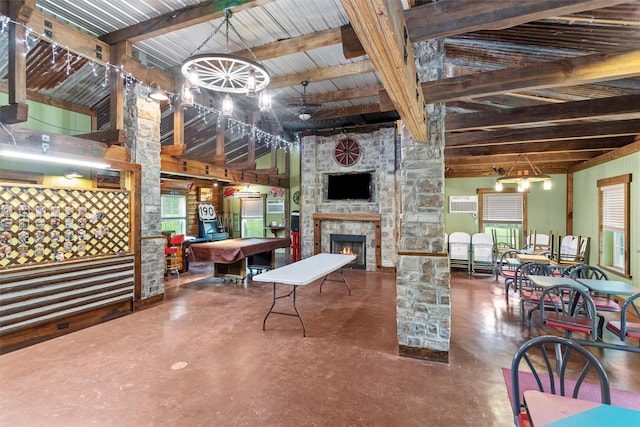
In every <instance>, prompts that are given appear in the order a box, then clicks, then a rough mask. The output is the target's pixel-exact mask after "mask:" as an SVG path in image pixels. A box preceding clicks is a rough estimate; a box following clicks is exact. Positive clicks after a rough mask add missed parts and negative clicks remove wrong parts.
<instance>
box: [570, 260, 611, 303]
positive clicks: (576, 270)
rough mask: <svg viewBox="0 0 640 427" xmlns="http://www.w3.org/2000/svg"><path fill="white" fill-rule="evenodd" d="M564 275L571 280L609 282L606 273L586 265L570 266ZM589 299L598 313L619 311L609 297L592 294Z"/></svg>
mask: <svg viewBox="0 0 640 427" xmlns="http://www.w3.org/2000/svg"><path fill="white" fill-rule="evenodd" d="M564 275H566V276H567V277H570V278H572V279H595V280H609V277H607V273H605V272H604V271H602V270H601V269H599V268H598V267H594V266H593V265H587V264H576V265H574V266H572V268H570V269H569V271H568V272H565V274H564ZM591 298H592V299H593V302H594V303H595V304H596V309H598V310H600V311H613V312H619V311H620V310H621V307H620V304H618V303H617V302H615V301H613V300H612V299H611V296H610V295H598V294H592V295H591Z"/></svg>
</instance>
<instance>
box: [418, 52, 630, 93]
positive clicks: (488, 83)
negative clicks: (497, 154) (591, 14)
mask: <svg viewBox="0 0 640 427" xmlns="http://www.w3.org/2000/svg"><path fill="white" fill-rule="evenodd" d="M638 75H640V50H627V51H623V52H612V53H608V54H603V53H597V54H594V55H586V56H580V57H576V58H567V59H562V60H557V61H550V62H543V63H538V64H533V65H528V66H525V67H518V68H507V69H504V70H497V71H487V72H483V73H477V74H472V75H465V76H459V77H453V78H449V79H442V80H436V81H432V82H425V83H422V91H423V93H424V96H425V98H426V100H427V102H428V103H439V102H447V101H453V100H458V99H462V98H476V97H480V96H487V95H494V94H499V93H504V92H511V91H522V90H530V89H539V88H550V87H563V86H571V85H582V84H587V83H593V82H601V81H608V80H616V79H623V78H627V77H633V76H638Z"/></svg>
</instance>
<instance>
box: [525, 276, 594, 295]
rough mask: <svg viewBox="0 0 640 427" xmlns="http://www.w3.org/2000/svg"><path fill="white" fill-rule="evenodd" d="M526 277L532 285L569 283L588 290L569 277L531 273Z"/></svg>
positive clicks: (543, 286)
mask: <svg viewBox="0 0 640 427" xmlns="http://www.w3.org/2000/svg"><path fill="white" fill-rule="evenodd" d="M527 278H528V279H529V280H530V281H531V283H533V284H534V286H537V287H539V288H549V287H551V286H555V285H570V286H575V287H576V288H579V289H582V290H583V291H589V287H587V286H586V285H584V284H582V283H580V282H578V281H577V280H575V279H572V278H570V277H562V276H538V275H534V274H532V275H529V276H527Z"/></svg>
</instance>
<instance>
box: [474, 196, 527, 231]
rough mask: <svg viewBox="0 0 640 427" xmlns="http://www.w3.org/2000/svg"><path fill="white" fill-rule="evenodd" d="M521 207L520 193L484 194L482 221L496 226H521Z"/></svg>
mask: <svg viewBox="0 0 640 427" xmlns="http://www.w3.org/2000/svg"><path fill="white" fill-rule="evenodd" d="M522 206H523V203H522V193H484V195H483V200H482V220H483V222H491V223H497V224H500V223H508V224H522V220H523V214H522V212H523V208H522Z"/></svg>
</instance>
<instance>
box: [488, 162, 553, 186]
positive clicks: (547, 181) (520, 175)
mask: <svg viewBox="0 0 640 427" xmlns="http://www.w3.org/2000/svg"><path fill="white" fill-rule="evenodd" d="M521 161H522V162H526V164H527V166H528V169H527V168H526V167H525V168H524V169H519V170H514V169H515V168H516V165H517V164H518V162H521ZM538 181H542V183H543V184H542V188H543V189H545V190H550V189H551V177H550V176H549V175H545V174H543V173H542V171H541V170H540V168H539V167H538V166H536V165H535V163H533V162H532V161H531V160H529V157H528V156H527V155H526V154H524V153H521V154H520V155H518V158H517V159H516V161H515V162H513V165H511V168H510V169H509V170H508V171H507V173H506V175H505V176H502V177H500V178H498V179H497V180H496V187H495V188H496V191H502V188H503V184H517V185H518V191H520V192H523V191H525V190H527V189H528V188H529V187H530V186H531V183H532V182H538Z"/></svg>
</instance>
